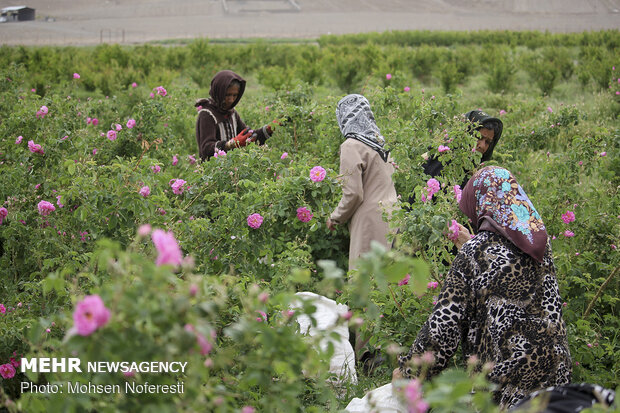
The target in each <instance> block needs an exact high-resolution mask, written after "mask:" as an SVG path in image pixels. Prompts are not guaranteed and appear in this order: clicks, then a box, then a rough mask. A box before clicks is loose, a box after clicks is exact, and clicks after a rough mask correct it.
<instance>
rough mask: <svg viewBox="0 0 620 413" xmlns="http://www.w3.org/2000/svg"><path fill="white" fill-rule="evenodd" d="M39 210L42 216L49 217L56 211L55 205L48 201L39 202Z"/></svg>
mask: <svg viewBox="0 0 620 413" xmlns="http://www.w3.org/2000/svg"><path fill="white" fill-rule="evenodd" d="M37 208H38V209H39V214H41V215H42V216H46V215H49V214H51V213H52V212H53V211H56V207H54V205H53V204H52V203H51V202H48V201H41V202H39V204H38V205H37Z"/></svg>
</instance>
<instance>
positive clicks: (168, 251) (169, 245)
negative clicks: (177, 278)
mask: <svg viewBox="0 0 620 413" xmlns="http://www.w3.org/2000/svg"><path fill="white" fill-rule="evenodd" d="M151 239H152V240H153V244H154V245H155V248H156V249H157V252H158V256H157V260H156V261H155V264H156V265H158V266H161V265H166V264H170V265H172V266H173V267H177V266H179V265H181V263H182V262H183V254H182V253H181V248H180V247H179V244H178V243H177V240H176V239H175V238H174V235H173V234H172V232H166V231H163V230H161V229H156V230H154V231H153V233H152V234H151Z"/></svg>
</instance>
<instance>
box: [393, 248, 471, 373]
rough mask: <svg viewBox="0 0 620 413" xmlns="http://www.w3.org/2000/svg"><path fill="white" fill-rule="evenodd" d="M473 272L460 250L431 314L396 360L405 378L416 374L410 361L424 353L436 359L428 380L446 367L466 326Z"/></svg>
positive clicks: (429, 371)
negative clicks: (469, 280) (406, 350)
mask: <svg viewBox="0 0 620 413" xmlns="http://www.w3.org/2000/svg"><path fill="white" fill-rule="evenodd" d="M474 271H475V266H474V264H473V261H472V259H471V258H470V257H469V256H468V255H467V253H464V252H463V249H461V251H460V252H459V254H458V255H457V256H456V258H455V259H454V262H453V263H452V267H450V271H449V272H448V275H447V276H446V280H445V282H444V285H443V288H442V289H441V292H440V293H439V296H438V297H437V304H435V307H434V308H433V311H432V312H431V314H430V316H429V317H428V319H427V320H426V322H425V323H424V325H423V326H422V328H421V329H420V332H419V333H418V335H417V337H416V339H415V341H414V342H413V344H412V345H411V348H410V349H409V352H408V353H407V354H403V355H401V356H399V357H398V364H399V367H400V370H401V372H402V373H403V376H404V377H406V378H411V377H412V376H415V373H416V372H415V371H414V370H413V368H412V365H411V364H410V363H409V361H410V360H411V359H412V358H413V357H414V356H421V355H422V354H423V353H425V352H427V351H430V352H432V353H433V356H434V358H435V363H434V365H433V366H432V367H431V368H430V369H429V370H428V372H427V377H432V376H434V375H436V374H438V373H439V372H441V371H442V370H443V369H445V368H446V367H447V365H448V362H449V361H450V359H451V358H452V356H453V355H454V353H455V352H456V349H457V348H458V346H459V342H460V340H461V337H462V336H463V334H464V333H465V332H466V331H467V328H468V325H469V322H468V320H467V319H466V318H467V317H466V314H467V308H468V306H469V305H470V303H471V300H472V299H473V298H472V297H471V288H470V287H469V285H468V284H467V282H466V277H471V276H473V272H474Z"/></svg>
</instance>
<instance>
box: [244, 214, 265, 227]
mask: <svg viewBox="0 0 620 413" xmlns="http://www.w3.org/2000/svg"><path fill="white" fill-rule="evenodd" d="M247 221H248V226H249V227H250V228H253V229H258V228H260V226H261V225H262V224H263V217H262V216H261V214H251V215H249V216H248V220H247Z"/></svg>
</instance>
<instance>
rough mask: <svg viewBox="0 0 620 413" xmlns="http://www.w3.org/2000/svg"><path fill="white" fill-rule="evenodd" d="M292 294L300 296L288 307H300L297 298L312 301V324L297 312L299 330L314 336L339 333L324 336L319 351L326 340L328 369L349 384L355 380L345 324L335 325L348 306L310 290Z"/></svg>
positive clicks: (353, 356)
mask: <svg viewBox="0 0 620 413" xmlns="http://www.w3.org/2000/svg"><path fill="white" fill-rule="evenodd" d="M295 295H296V296H297V297H299V298H300V301H294V302H293V303H291V308H292V309H298V308H302V307H303V305H302V303H301V301H308V300H310V301H312V304H313V305H314V306H315V307H316V311H315V312H314V313H313V314H312V316H313V318H314V319H315V320H316V327H313V326H312V321H311V320H310V317H309V316H308V315H306V314H300V315H298V316H297V318H296V319H297V323H298V324H299V327H300V329H299V330H300V331H301V333H302V334H307V335H309V336H315V335H316V334H317V333H319V332H332V331H333V332H335V333H337V334H338V335H339V336H340V338H339V339H338V340H335V339H333V338H329V337H327V338H325V339H323V340H321V341H320V347H321V350H322V351H325V350H327V346H328V343H329V342H330V341H331V343H332V345H333V346H334V354H333V356H332V358H331V360H330V361H329V371H330V372H332V373H334V374H335V375H337V376H338V377H340V378H341V379H345V380H348V381H349V382H351V383H353V384H355V383H357V373H356V371H355V353H354V352H353V347H352V346H351V343H349V327H348V326H347V324H346V323H341V324H340V325H336V324H337V321H338V318H339V317H340V316H341V315H343V314H345V313H346V312H348V311H349V308H348V307H347V306H346V305H344V304H338V303H337V302H336V301H334V300H331V299H329V298H327V297H324V296H322V295H318V294H315V293H311V292H300V293H297V294H295Z"/></svg>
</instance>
